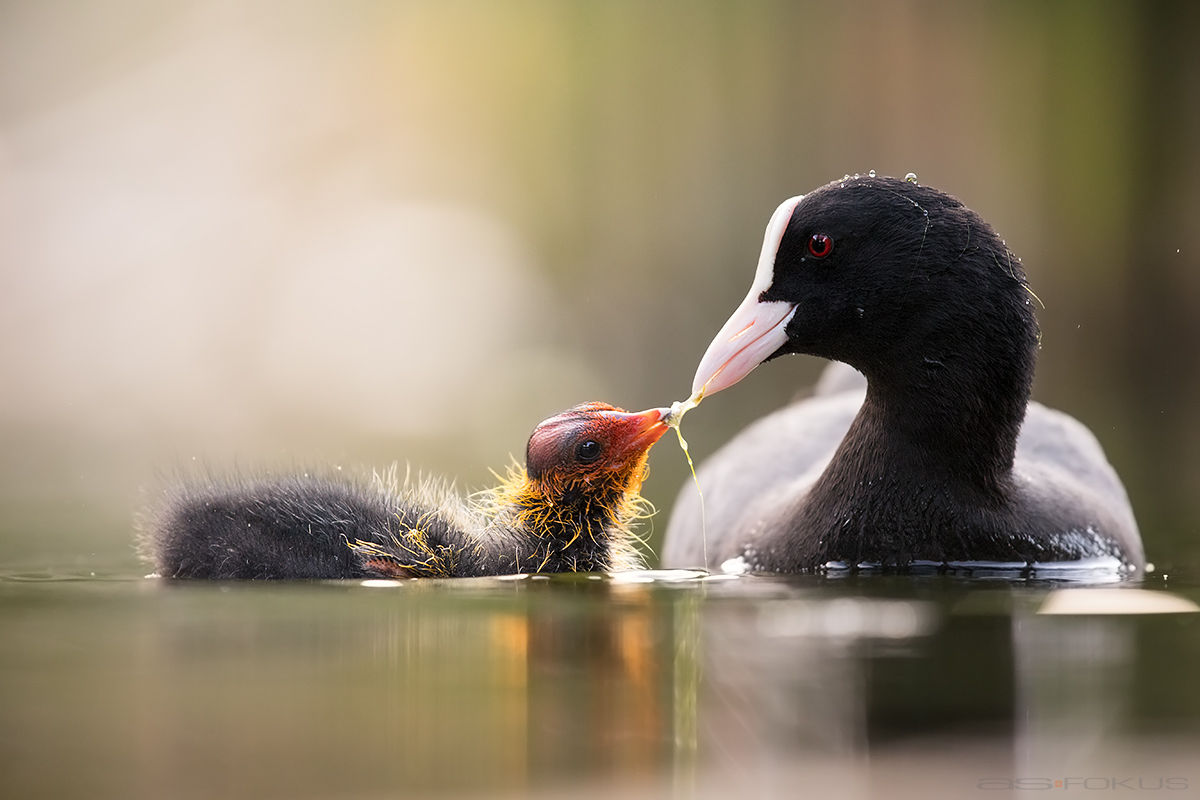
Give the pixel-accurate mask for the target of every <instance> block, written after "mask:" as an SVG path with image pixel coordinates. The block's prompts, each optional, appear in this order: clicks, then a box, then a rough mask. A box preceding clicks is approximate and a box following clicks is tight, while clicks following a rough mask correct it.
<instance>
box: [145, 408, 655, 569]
mask: <svg viewBox="0 0 1200 800" xmlns="http://www.w3.org/2000/svg"><path fill="white" fill-rule="evenodd" d="M666 414H667V410H666V409H651V410H649V411H643V412H641V413H637V414H631V413H628V412H625V411H622V410H621V409H618V408H614V407H612V406H610V405H606V404H603V403H588V404H585V405H581V406H576V407H575V408H572V409H570V410H568V411H565V412H563V413H562V414H559V415H557V416H554V417H551V418H550V419H548V420H546V421H545V422H543V423H541V424H540V425H538V426H537V428H535V429H534V431H533V434H532V435H531V436H530V438H529V444H528V447H527V449H526V468H525V469H520V468H514V469H513V470H512V471H511V472H510V475H509V476H508V479H507V480H505V481H504V482H502V483H501V485H500V486H498V487H496V488H494V489H491V490H488V491H485V492H483V493H481V494H479V495H476V496H474V497H473V498H471V499H468V500H464V499H463V498H461V497H459V496H458V495H456V494H453V493H452V492H451V491H449V490H448V489H447V488H446V487H445V486H444V485H441V484H438V483H433V482H424V483H422V482H412V483H410V482H409V481H407V480H406V481H405V482H404V484H403V485H401V484H400V483H399V482H398V481H397V480H395V478H394V472H393V474H392V477H390V478H389V477H384V478H379V477H376V478H375V479H374V480H373V481H372V482H370V483H365V482H360V483H356V482H353V481H348V480H347V479H345V478H333V477H327V476H310V475H298V476H286V477H277V478H266V479H257V480H248V481H246V480H229V481H207V482H203V483H183V484H180V485H177V486H173V487H171V488H169V489H167V490H166V491H165V493H164V496H163V498H162V499H161V502H160V504H159V505H158V507H157V508H155V509H153V510H152V511H151V512H150V513H149V514H148V515H147V516H146V517H145V519H144V520H143V521H142V549H143V552H144V554H145V556H146V558H147V559H148V560H149V561H151V562H152V563H153V564H154V566H155V568H156V570H157V572H158V574H159V575H161V576H164V577H170V578H210V579H226V578H408V577H443V578H445V577H458V576H476V575H502V574H512V573H520V572H571V571H579V572H585V571H597V570H614V569H625V568H633V567H637V566H640V565H641V558H640V556H639V554H638V551H637V548H636V543H637V542H638V541H639V540H638V539H637V538H636V535H635V533H634V532H633V528H632V526H633V524H634V522H635V520H636V519H637V518H638V517H639V516H640V511H641V507H642V505H641V501H640V497H639V490H640V488H641V484H642V479H643V477H644V476H645V473H646V460H647V458H648V457H649V452H650V447H651V446H652V445H653V444H654V443H655V442H657V441H658V439H659V438H660V437H661V436H662V435H663V432H664V431H666V429H667V426H666V424H665V423H664V422H663V419H664V418H665V416H666Z"/></svg>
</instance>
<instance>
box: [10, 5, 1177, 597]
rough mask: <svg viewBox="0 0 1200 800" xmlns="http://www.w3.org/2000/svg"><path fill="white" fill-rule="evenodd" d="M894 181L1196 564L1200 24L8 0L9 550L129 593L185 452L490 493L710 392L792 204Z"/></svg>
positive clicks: (958, 9) (717, 403) (1172, 544)
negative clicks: (993, 275) (945, 201)
mask: <svg viewBox="0 0 1200 800" xmlns="http://www.w3.org/2000/svg"><path fill="white" fill-rule="evenodd" d="M872 169H873V170H876V171H878V172H880V173H881V174H893V175H904V174H905V173H907V172H914V173H916V174H917V176H918V178H919V180H920V181H921V182H922V183H926V184H929V185H933V186H936V187H939V188H942V189H944V190H946V191H949V192H951V193H952V194H955V195H957V196H958V197H960V198H961V199H962V200H963V201H964V202H965V203H966V204H967V205H969V206H971V207H972V208H974V209H975V210H977V211H979V212H980V213H981V214H982V215H983V216H984V217H985V218H987V219H988V220H989V221H990V222H992V224H993V225H994V226H995V227H996V228H997V230H998V231H1000V233H1001V235H1002V236H1004V237H1005V238H1006V239H1007V242H1008V244H1009V245H1010V247H1012V249H1013V250H1014V251H1015V252H1017V253H1018V254H1019V255H1021V256H1022V258H1023V260H1024V263H1025V265H1026V268H1027V270H1028V272H1029V275H1030V279H1031V283H1032V286H1033V288H1034V290H1035V291H1036V292H1037V294H1038V296H1039V297H1040V298H1041V300H1042V301H1043V302H1044V304H1045V309H1044V310H1043V311H1041V312H1040V320H1041V324H1042V328H1043V347H1042V353H1041V357H1040V362H1039V370H1038V376H1037V382H1036V386H1035V396H1036V397H1038V398H1039V399H1041V400H1043V401H1045V402H1047V403H1049V404H1051V405H1054V406H1057V407H1060V408H1063V409H1065V410H1067V411H1069V412H1071V413H1073V414H1075V415H1076V416H1078V417H1079V418H1080V419H1082V420H1083V421H1084V422H1086V423H1087V424H1088V425H1090V426H1091V427H1092V428H1093V430H1095V432H1096V433H1097V435H1098V436H1099V438H1100V439H1101V441H1102V443H1103V444H1104V446H1105V448H1106V449H1107V451H1108V453H1109V456H1110V458H1111V460H1112V461H1113V463H1114V464H1115V465H1116V467H1117V469H1118V470H1119V471H1120V473H1121V474H1122V475H1123V476H1124V478H1125V480H1126V483H1127V486H1128V488H1129V491H1130V494H1131V495H1132V499H1133V502H1134V506H1135V509H1136V512H1137V515H1138V518H1139V520H1140V522H1141V525H1142V528H1143V534H1144V538H1145V540H1146V545H1147V550H1148V553H1149V555H1150V558H1151V560H1153V561H1155V562H1156V563H1157V564H1158V565H1159V568H1160V570H1165V569H1173V568H1183V567H1184V566H1185V565H1195V564H1197V563H1200V380H1198V372H1197V361H1198V359H1200V5H1197V4H1195V3H1193V2H1188V1H1187V0H1184V1H1182V2H1174V3H1172V2H1094V1H1092V0H1086V1H1081V2H1040V1H1039V2H871V1H869V0H856V1H852V2H838V3H813V2H766V1H758V2H753V1H752V2H738V3H726V2H699V1H697V0H688V1H687V2H661V3H640V2H615V1H614V2H593V1H589V0H579V1H577V2H548V1H547V2H542V1H534V0H514V1H513V2H505V3H488V2H467V1H458V0H428V1H421V2H367V1H365V0H338V2H333V0H327V1H326V0H309V1H308V2H301V1H300V0H287V2H283V1H282V0H236V1H235V0H195V1H194V2H187V1H186V0H69V1H68V0H23V1H22V0H5V1H4V2H0V564H3V565H4V566H5V567H6V568H7V569H19V570H26V571H34V572H36V571H39V570H43V571H49V572H52V573H62V572H64V571H66V572H70V571H72V570H78V571H85V572H96V571H99V572H101V573H104V572H109V571H111V572H128V571H129V570H130V569H134V568H136V561H135V560H134V556H133V550H132V547H131V544H130V542H131V531H132V525H131V519H132V516H133V514H134V513H135V511H136V509H137V508H138V506H139V503H140V502H141V499H140V497H141V487H143V486H146V485H149V484H152V483H153V482H154V481H155V480H158V479H160V476H162V475H163V474H167V475H169V474H171V473H173V472H175V471H177V470H179V469H187V468H189V467H190V465H191V464H193V463H202V464H209V465H216V466H225V465H231V464H236V465H237V466H238V467H239V468H242V469H258V468H283V469H289V468H296V467H297V466H299V465H305V464H316V465H329V464H334V465H341V466H346V467H347V468H353V465H360V464H362V465H386V464H388V463H390V462H391V461H393V460H400V461H401V462H403V461H409V462H411V463H412V464H413V465H414V467H420V468H423V469H427V470H429V471H433V472H438V473H441V474H444V475H448V476H453V477H456V478H457V480H458V481H459V485H460V486H462V487H465V488H471V487H479V486H482V485H485V484H487V483H488V482H489V481H490V475H489V472H488V470H489V468H496V469H500V468H503V467H504V466H505V464H506V463H507V462H508V460H509V458H510V455H517V456H520V455H521V454H522V452H523V447H524V442H525V439H526V437H527V435H528V433H529V431H530V429H531V428H532V427H533V425H534V424H535V423H537V422H538V421H539V420H540V419H542V418H544V417H545V416H547V415H549V414H551V413H553V412H555V411H557V410H559V409H562V408H565V407H567V406H569V405H572V404H574V403H577V402H581V401H586V400H592V399H604V400H607V401H610V402H612V403H615V404H617V405H620V406H624V407H626V408H631V409H638V408H644V407H649V406H654V405H665V404H668V403H670V402H671V401H672V400H676V399H682V398H683V397H684V396H685V395H686V394H687V393H688V389H689V387H690V383H691V377H692V374H693V371H694V368H695V365H696V362H697V360H698V359H699V357H700V355H701V353H702V352H703V350H704V348H705V347H706V345H707V344H708V341H709V339H710V338H711V336H712V335H713V334H714V333H715V332H716V330H717V329H718V328H719V327H720V325H721V323H722V322H723V321H724V320H725V318H726V316H727V315H728V313H729V312H730V311H731V310H732V308H733V307H734V306H735V305H736V303H737V302H738V301H739V300H740V299H741V297H742V296H743V294H744V292H745V290H746V288H747V286H748V283H749V280H750V276H751V274H752V272H753V266H754V262H755V260H756V257H757V253H758V249H759V246H760V244H761V237H762V231H763V228H764V226H765V224H766V221H767V219H768V217H769V215H770V213H771V211H772V210H773V209H774V208H775V206H776V204H777V203H778V202H779V201H780V200H782V199H783V198H785V197H788V196H790V195H794V194H797V193H801V192H805V191H808V190H810V189H812V188H815V187H816V186H818V185H820V184H823V183H825V182H827V181H829V180H832V179H834V178H837V177H840V176H842V175H843V174H845V173H854V172H865V171H867V170H872ZM819 369H820V364H819V363H818V362H816V361H814V360H809V359H803V358H792V359H785V360H783V361H781V362H773V363H772V364H770V365H768V366H767V367H765V368H763V369H760V370H758V371H756V372H755V373H754V374H753V375H752V376H750V378H748V379H747V380H746V381H744V382H743V384H742V385H740V386H738V387H737V388H736V389H734V390H731V391H729V392H726V393H723V394H721V395H718V396H716V397H714V398H712V399H711V400H709V401H708V402H706V403H705V405H704V406H703V407H702V408H701V409H700V410H698V411H696V412H694V413H693V414H692V415H691V416H689V418H688V421H687V425H686V426H685V429H686V433H687V435H688V438H689V441H690V442H691V445H692V451H693V453H694V454H695V455H696V456H698V457H703V456H704V455H705V454H706V453H710V452H712V450H713V449H714V448H715V447H717V446H719V444H720V443H721V442H723V441H725V440H726V439H727V438H728V437H729V436H730V435H732V434H733V433H734V432H735V431H736V430H737V429H739V428H740V427H742V426H743V425H744V424H746V423H747V422H749V421H750V420H752V419H753V418H755V417H757V416H759V415H761V414H762V413H764V412H766V411H768V410H770V409H772V408H775V407H777V406H778V405H780V404H782V403H784V402H786V401H787V399H788V398H789V397H791V396H792V395H793V394H794V393H795V392H796V391H797V390H799V389H801V388H803V387H804V386H806V385H808V384H810V383H811V381H812V380H813V379H814V378H815V376H816V374H817V373H818V371H819ZM652 465H653V466H652V474H651V477H650V480H649V482H648V484H647V486H646V494H647V495H648V496H649V497H650V498H651V499H652V500H653V501H654V502H655V503H656V504H657V506H658V508H659V509H660V514H659V517H658V518H657V520H656V526H655V527H656V529H657V532H658V533H659V534H660V533H661V531H662V530H663V529H664V528H665V521H666V518H667V515H668V514H669V512H670V508H671V504H672V502H673V500H674V496H675V493H676V491H677V490H678V488H679V487H680V486H681V485H682V483H683V482H684V480H685V478H686V476H687V468H686V464H685V462H684V460H683V457H682V454H681V453H680V452H679V451H678V448H677V447H676V446H675V445H674V444H673V443H672V441H671V440H669V439H667V440H664V442H663V443H662V444H660V445H659V447H658V448H657V449H656V451H655V454H654V457H653V459H652ZM656 535H657V534H656Z"/></svg>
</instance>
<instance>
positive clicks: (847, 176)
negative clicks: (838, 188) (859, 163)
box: [842, 172, 850, 181]
mask: <svg viewBox="0 0 1200 800" xmlns="http://www.w3.org/2000/svg"><path fill="white" fill-rule="evenodd" d="M842 180H844V181H848V180H850V173H849V172H847V173H846V174H845V175H843V176H842Z"/></svg>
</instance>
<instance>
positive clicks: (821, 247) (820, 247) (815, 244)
mask: <svg viewBox="0 0 1200 800" xmlns="http://www.w3.org/2000/svg"><path fill="white" fill-rule="evenodd" d="M808 252H809V253H810V254H811V255H812V256H813V257H814V258H824V257H825V256H827V255H829V254H830V253H832V252H833V239H831V238H830V237H829V236H827V235H825V234H823V233H814V234H813V235H812V236H810V237H808Z"/></svg>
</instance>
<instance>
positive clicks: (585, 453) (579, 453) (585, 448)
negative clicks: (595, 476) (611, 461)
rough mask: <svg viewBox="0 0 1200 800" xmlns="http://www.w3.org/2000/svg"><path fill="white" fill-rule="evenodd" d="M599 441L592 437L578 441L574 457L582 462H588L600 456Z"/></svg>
mask: <svg viewBox="0 0 1200 800" xmlns="http://www.w3.org/2000/svg"><path fill="white" fill-rule="evenodd" d="M603 449H604V448H602V447H601V446H600V443H599V442H597V441H594V440H592V439H588V440H587V441H583V442H580V443H579V444H578V446H576V448H575V457H576V458H578V459H579V460H580V461H581V462H583V463H584V464H590V463H592V462H593V461H595V460H596V459H598V458H599V457H600V451H601V450H603Z"/></svg>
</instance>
